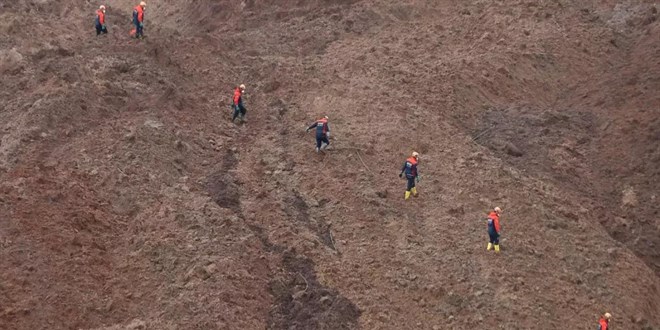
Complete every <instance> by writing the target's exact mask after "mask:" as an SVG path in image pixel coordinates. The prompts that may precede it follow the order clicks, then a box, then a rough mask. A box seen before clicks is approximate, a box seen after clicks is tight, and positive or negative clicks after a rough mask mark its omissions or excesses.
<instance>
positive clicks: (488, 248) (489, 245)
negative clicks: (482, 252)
mask: <svg viewBox="0 0 660 330" xmlns="http://www.w3.org/2000/svg"><path fill="white" fill-rule="evenodd" d="M492 249H493V243H488V247H487V248H486V251H490V250H492Z"/></svg>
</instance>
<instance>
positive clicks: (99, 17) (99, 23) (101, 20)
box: [95, 5, 108, 36]
mask: <svg viewBox="0 0 660 330" xmlns="http://www.w3.org/2000/svg"><path fill="white" fill-rule="evenodd" d="M95 23H96V35H97V36H98V35H99V34H101V33H103V34H106V33H108V29H106V27H105V6H103V5H101V7H99V10H97V11H96V20H95Z"/></svg>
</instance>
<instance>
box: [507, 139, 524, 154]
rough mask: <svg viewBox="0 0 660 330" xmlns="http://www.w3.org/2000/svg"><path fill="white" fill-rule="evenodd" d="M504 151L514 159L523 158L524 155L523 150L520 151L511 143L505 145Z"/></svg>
mask: <svg viewBox="0 0 660 330" xmlns="http://www.w3.org/2000/svg"><path fill="white" fill-rule="evenodd" d="M504 151H506V153H507V154H508V155H510V156H513V157H522V156H523V155H524V153H523V152H522V150H520V148H518V147H517V146H516V145H515V144H513V143H511V142H507V143H505V144H504Z"/></svg>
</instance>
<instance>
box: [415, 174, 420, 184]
mask: <svg viewBox="0 0 660 330" xmlns="http://www.w3.org/2000/svg"><path fill="white" fill-rule="evenodd" d="M415 181H417V183H419V175H418V176H417V177H415Z"/></svg>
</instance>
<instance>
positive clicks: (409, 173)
mask: <svg viewBox="0 0 660 330" xmlns="http://www.w3.org/2000/svg"><path fill="white" fill-rule="evenodd" d="M418 161H419V154H418V153H417V152H416V151H413V153H412V156H410V157H408V159H406V162H405V163H403V168H402V169H401V173H399V177H400V178H402V177H403V174H404V173H405V174H406V179H407V180H408V186H407V187H406V193H405V194H404V199H405V200H408V199H409V198H410V195H411V194H412V195H413V197H417V187H416V186H415V182H419V173H418V172H417V162H418Z"/></svg>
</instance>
